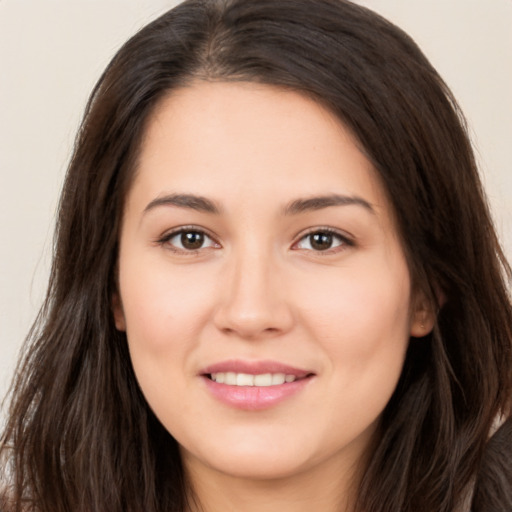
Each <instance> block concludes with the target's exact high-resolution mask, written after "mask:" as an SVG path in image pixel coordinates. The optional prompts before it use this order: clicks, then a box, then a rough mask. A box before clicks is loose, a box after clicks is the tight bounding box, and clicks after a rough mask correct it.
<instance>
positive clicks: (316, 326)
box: [295, 260, 410, 376]
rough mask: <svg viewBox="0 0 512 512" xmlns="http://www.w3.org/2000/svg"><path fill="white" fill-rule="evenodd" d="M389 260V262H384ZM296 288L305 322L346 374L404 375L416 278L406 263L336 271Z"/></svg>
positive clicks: (332, 363) (318, 341) (332, 362)
mask: <svg viewBox="0 0 512 512" xmlns="http://www.w3.org/2000/svg"><path fill="white" fill-rule="evenodd" d="M384 261H385V260H384ZM307 290H308V291H307V293H306V292H305V290H302V292H301V290H295V294H296V296H297V297H300V298H299V299H298V300H299V301H300V302H301V303H302V316H303V318H304V319H306V320H305V321H304V324H305V325H306V326H307V328H308V329H309V331H310V334H311V335H312V336H314V338H315V339H316V340H317V343H319V345H321V347H322V348H323V349H324V350H325V353H326V354H328V356H329V359H330V364H331V366H332V367H337V366H340V367H342V368H343V372H344V374H345V375H348V374H351V375H352V376H360V375H362V374H364V373H365V372H373V373H374V374H375V375H379V374H380V373H381V370H382V368H383V367H385V368H386V370H385V371H387V369H389V372H390V373H395V374H399V373H400V371H401V367H402V363H403V358H404V354H405V351H406V348H407V345H408V341H409V328H410V319H409V303H410V280H409V276H408V270H407V267H406V266H405V263H402V262H401V261H399V262H398V264H395V265H386V266H385V268H382V265H380V266H373V267H372V265H370V264H366V265H361V267H354V268H350V269H341V270H340V271H339V269H336V273H334V272H333V275H330V276H327V275H326V276H325V278H323V279H318V276H317V279H315V280H311V282H309V283H308V286H307Z"/></svg>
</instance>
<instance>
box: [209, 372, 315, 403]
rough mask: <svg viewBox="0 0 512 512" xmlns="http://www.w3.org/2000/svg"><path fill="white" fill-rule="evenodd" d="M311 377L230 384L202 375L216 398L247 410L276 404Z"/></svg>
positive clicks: (302, 387) (292, 393)
mask: <svg viewBox="0 0 512 512" xmlns="http://www.w3.org/2000/svg"><path fill="white" fill-rule="evenodd" d="M311 378H312V377H305V378H303V379H299V380H295V381H293V382H287V383H285V384H280V385H277V386H230V385H229V384H219V383H218V382H215V381H213V380H211V379H209V378H208V377H203V379H204V380H205V382H206V386H207V388H208V390H209V391H210V393H212V395H213V396H214V397H215V398H216V399H218V400H219V401H221V402H222V403H224V404H226V405H229V406H231V407H235V408H237V409H244V410H247V411H259V410H262V409H269V408H271V407H274V406H275V405H278V404H279V403H281V402H283V401H285V400H286V399H287V398H290V397H292V396H294V395H296V394H297V393H299V392H300V391H302V390H303V389H304V387H305V386H306V385H307V384H308V383H309V382H310V381H311Z"/></svg>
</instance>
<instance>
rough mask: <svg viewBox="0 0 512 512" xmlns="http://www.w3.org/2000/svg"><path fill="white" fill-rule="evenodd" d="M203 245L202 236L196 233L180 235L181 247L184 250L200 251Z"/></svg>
mask: <svg viewBox="0 0 512 512" xmlns="http://www.w3.org/2000/svg"><path fill="white" fill-rule="evenodd" d="M203 243H204V235H203V234H202V233H198V232H197V231H188V232H186V233H182V234H181V245H183V247H185V249H200V248H201V246H202V245H203Z"/></svg>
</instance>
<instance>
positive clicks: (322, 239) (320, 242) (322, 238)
mask: <svg viewBox="0 0 512 512" xmlns="http://www.w3.org/2000/svg"><path fill="white" fill-rule="evenodd" d="M309 243H310V245H311V248H312V249H314V250H315V251H325V250H327V249H330V248H331V247H332V243H333V236H332V234H331V233H321V232H320V233H313V234H311V235H309Z"/></svg>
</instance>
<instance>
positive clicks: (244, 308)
mask: <svg viewBox="0 0 512 512" xmlns="http://www.w3.org/2000/svg"><path fill="white" fill-rule="evenodd" d="M228 265H229V268H227V269H226V272H225V273H224V276H223V277H224V279H223V281H222V284H221V286H222V292H221V293H220V297H221V300H220V302H219V304H218V306H217V309H216V311H215V314H214V323H215V325H216V327H217V328H218V329H220V330H221V331H222V332H224V333H225V334H231V335H237V336H238V337H240V338H243V339H248V340H256V339H260V338H269V337H274V336H279V335H281V334H283V333H286V332H288V331H289V330H290V329H291V328H292V326H293V322H294V317H293V311H292V307H291V303H290V300H289V297H288V296H287V288H286V286H285V283H284V277H283V272H282V271H280V269H279V268H278V265H276V264H273V263H272V261H271V258H270V257H268V256H266V255H265V254H262V253H257V254H256V253H254V254H249V255H247V254H245V255H241V256H240V257H237V258H235V259H234V261H231V262H230V263H229V264H227V266H228Z"/></svg>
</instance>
